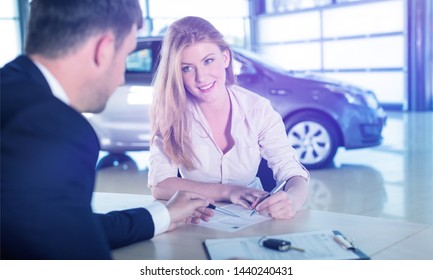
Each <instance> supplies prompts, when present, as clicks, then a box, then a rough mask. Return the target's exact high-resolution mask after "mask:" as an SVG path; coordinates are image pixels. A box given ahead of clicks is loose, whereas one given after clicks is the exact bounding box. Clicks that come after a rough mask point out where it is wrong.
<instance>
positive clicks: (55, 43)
mask: <svg viewBox="0 0 433 280" xmlns="http://www.w3.org/2000/svg"><path fill="white" fill-rule="evenodd" d="M142 23H143V19H142V13H141V9H140V5H139V3H138V0H74V1H70V0H32V2H31V10H30V21H29V29H28V37H27V42H26V48H25V50H26V54H27V55H29V56H30V57H31V58H32V59H33V60H35V61H38V62H39V63H41V64H43V65H44V66H45V67H46V68H48V70H49V71H50V72H51V73H52V74H53V75H54V76H55V77H56V79H57V80H58V81H59V82H60V84H61V85H62V87H63V88H64V90H65V91H66V94H67V95H68V97H69V101H70V105H71V106H72V107H73V108H75V109H76V110H77V111H80V112H95V113H97V112H100V111H102V110H103V109H104V108H105V105H106V103H107V101H108V98H109V97H110V96H111V94H112V93H113V92H114V90H115V89H116V87H118V86H119V85H121V84H123V83H124V72H125V59H126V56H127V55H128V54H129V53H130V52H132V51H133V50H134V48H135V46H136V32H137V29H139V28H141V26H142Z"/></svg>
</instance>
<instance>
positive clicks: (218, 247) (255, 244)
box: [204, 230, 370, 260]
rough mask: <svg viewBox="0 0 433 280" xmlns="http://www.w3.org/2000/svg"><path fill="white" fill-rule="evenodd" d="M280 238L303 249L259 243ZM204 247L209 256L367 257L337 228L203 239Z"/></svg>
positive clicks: (302, 258) (247, 257) (246, 257)
mask: <svg viewBox="0 0 433 280" xmlns="http://www.w3.org/2000/svg"><path fill="white" fill-rule="evenodd" d="M266 238H272V239H280V240H284V241H287V242H289V243H290V244H291V245H292V246H294V247H296V248H301V249H302V250H290V249H289V250H285V251H279V250H273V249H269V248H266V247H264V246H262V245H261V243H262V242H263V240H264V239H266ZM204 247H205V249H206V252H207V254H208V258H209V259H211V260H224V259H256V260H290V259H293V260H368V259H370V257H369V256H368V255H367V254H365V253H364V252H363V251H362V250H361V249H360V248H357V247H356V246H355V245H354V244H353V243H352V242H351V241H350V240H349V239H348V238H346V236H345V235H343V234H342V233H341V232H340V231H338V230H320V231H313V232H302V233H288V234H280V235H270V236H254V237H239V238H221V239H206V240H205V241H204Z"/></svg>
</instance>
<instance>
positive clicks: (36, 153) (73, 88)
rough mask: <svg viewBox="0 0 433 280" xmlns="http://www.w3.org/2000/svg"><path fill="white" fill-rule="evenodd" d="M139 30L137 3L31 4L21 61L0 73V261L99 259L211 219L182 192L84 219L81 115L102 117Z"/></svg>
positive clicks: (87, 157) (87, 201)
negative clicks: (187, 224)
mask: <svg viewBox="0 0 433 280" xmlns="http://www.w3.org/2000/svg"><path fill="white" fill-rule="evenodd" d="M141 24H142V14H141V10H140V6H139V4H138V2H137V0H117V1H109V0H75V1H66V0H64V1H60V0H33V1H32V2H31V12H30V22H29V30H28V37H27V41H26V55H23V56H19V57H18V58H16V59H15V60H13V61H12V62H10V63H8V64H7V65H5V67H4V68H2V69H1V214H0V215H1V251H0V253H1V258H2V259H109V258H111V254H110V249H112V248H117V247H121V246H125V245H128V244H131V243H134V242H137V241H141V240H146V239H150V238H152V237H153V236H154V235H155V234H158V233H161V232H164V231H166V230H171V229H174V228H175V227H176V226H177V225H178V224H179V223H183V222H185V221H188V222H194V223H197V222H198V221H199V220H200V219H202V220H208V219H209V217H210V216H211V215H212V214H213V212H212V211H211V210H209V209H206V206H207V205H208V204H209V200H207V199H205V198H204V197H202V196H199V195H197V194H194V193H189V192H179V193H177V194H176V195H175V196H174V197H173V198H172V199H170V200H169V201H168V202H167V204H165V205H164V204H163V203H161V202H154V203H153V204H151V205H149V206H148V207H147V208H135V209H129V210H124V211H114V212H110V213H108V214H95V213H93V212H92V208H91V198H92V192H93V190H94V182H95V165H96V161H97V158H98V153H99V144H98V139H97V137H96V135H95V132H94V131H93V129H92V127H91V126H90V124H89V123H88V122H87V120H86V119H85V118H83V116H82V114H81V112H100V111H102V110H103V109H104V106H105V104H106V102H107V99H108V98H109V96H110V95H111V94H112V92H113V91H114V90H115V88H116V87H117V86H119V85H120V84H122V83H123V82H124V81H123V77H124V71H125V69H124V63H125V58H126V56H127V54H128V53H130V52H131V51H132V50H134V48H135V45H136V31H137V29H138V28H140V27H141Z"/></svg>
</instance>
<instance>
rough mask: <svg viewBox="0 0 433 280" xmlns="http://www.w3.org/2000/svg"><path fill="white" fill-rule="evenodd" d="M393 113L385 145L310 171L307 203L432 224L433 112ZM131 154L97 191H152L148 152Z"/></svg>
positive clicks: (104, 173) (103, 175)
mask: <svg viewBox="0 0 433 280" xmlns="http://www.w3.org/2000/svg"><path fill="white" fill-rule="evenodd" d="M388 117H389V118H388V123H387V126H386V127H385V129H384V132H383V136H384V141H383V144H382V145H381V146H378V147H374V148H368V149H360V150H352V151H346V150H344V149H340V150H339V151H338V153H337V156H336V158H335V164H334V166H333V167H329V168H327V169H322V170H313V171H311V184H310V186H311V191H310V197H309V200H308V203H307V205H306V206H307V207H309V208H312V209H320V210H326V211H333V212H342V213H349V214H357V215H366V216H375V217H386V218H391V219H399V220H405V221H409V222H416V223H426V224H433V148H432V147H433V113H432V112H427V113H424V112H423V113H397V112H388ZM103 155H104V154H101V157H102V156H103ZM128 155H129V156H130V157H131V158H132V159H134V160H133V161H127V162H126V163H123V164H122V163H120V164H119V165H118V166H117V167H108V168H103V169H101V170H100V171H99V172H98V178H97V186H96V190H97V191H104V192H123V193H137V194H149V190H148V188H147V187H146V184H147V158H148V153H147V152H135V153H129V154H128Z"/></svg>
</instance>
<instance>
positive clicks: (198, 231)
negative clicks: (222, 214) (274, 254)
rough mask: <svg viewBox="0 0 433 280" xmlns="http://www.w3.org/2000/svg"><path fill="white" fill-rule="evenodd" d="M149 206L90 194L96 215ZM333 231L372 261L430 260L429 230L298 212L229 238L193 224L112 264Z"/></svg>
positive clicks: (131, 249)
mask: <svg viewBox="0 0 433 280" xmlns="http://www.w3.org/2000/svg"><path fill="white" fill-rule="evenodd" d="M151 201H153V197H152V196H150V195H137V194H120V193H95V194H94V198H93V201H92V206H93V209H94V211H95V212H98V213H104V212H108V211H110V210H121V209H126V208H133V207H140V206H144V205H146V204H147V203H149V202H151ZM323 229H335V230H340V231H341V232H343V233H344V234H345V235H346V236H347V237H350V238H351V239H352V240H353V242H354V243H355V244H356V246H358V247H359V248H360V249H361V250H362V251H363V252H364V253H366V254H367V255H368V256H370V257H371V259H403V260H406V259H411V260H414V259H429V260H432V259H433V242H432V240H433V226H432V225H426V224H416V223H409V222H403V221H398V220H391V219H383V218H374V217H366V216H357V215H349V214H341V213H333V212H325V211H317V210H301V211H300V212H299V213H298V214H297V215H296V216H295V217H294V218H293V219H291V220H270V221H265V222H263V223H260V224H256V225H253V226H251V227H248V228H246V229H244V230H240V231H237V232H234V233H228V232H223V231H216V230H212V229H208V228H204V227H200V226H196V225H184V226H181V227H178V228H176V229H175V230H174V231H171V232H166V233H163V234H160V235H158V236H156V237H154V238H153V239H151V240H148V241H143V242H138V243H136V244H132V245H130V246H126V247H123V248H119V249H116V250H113V251H112V254H113V257H114V258H115V259H127V260H132V259H160V260H171V259H174V260H203V259H208V256H207V254H206V250H205V248H204V246H203V241H204V240H205V239H211V238H231V237H247V236H258V235H276V234H284V233H295V232H308V231H317V230H323Z"/></svg>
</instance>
